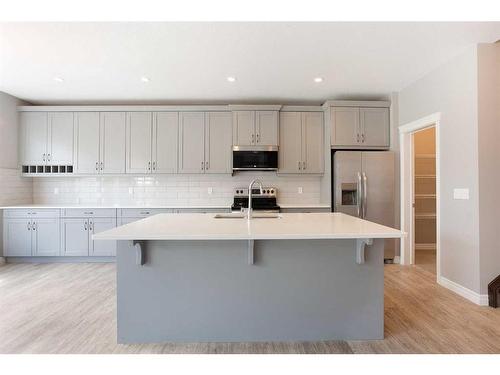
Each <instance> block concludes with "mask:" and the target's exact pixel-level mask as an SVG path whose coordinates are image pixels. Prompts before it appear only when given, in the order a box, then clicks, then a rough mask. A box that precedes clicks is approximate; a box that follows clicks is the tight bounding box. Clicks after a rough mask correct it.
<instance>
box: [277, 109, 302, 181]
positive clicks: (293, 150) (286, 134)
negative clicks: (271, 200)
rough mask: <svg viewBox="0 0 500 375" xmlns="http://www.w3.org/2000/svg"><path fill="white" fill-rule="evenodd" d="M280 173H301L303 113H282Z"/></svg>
mask: <svg viewBox="0 0 500 375" xmlns="http://www.w3.org/2000/svg"><path fill="white" fill-rule="evenodd" d="M278 163H279V169H278V171H279V172H280V173H299V172H300V171H301V169H300V168H301V163H302V113H301V112H281V113H280V148H279V157H278Z"/></svg>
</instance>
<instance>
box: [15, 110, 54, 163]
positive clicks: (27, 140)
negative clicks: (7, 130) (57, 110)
mask: <svg viewBox="0 0 500 375" xmlns="http://www.w3.org/2000/svg"><path fill="white" fill-rule="evenodd" d="M19 121H20V125H21V140H22V145H21V146H22V147H21V149H22V155H21V164H23V165H43V164H45V161H46V158H47V135H48V113H47V112H21V113H20V114H19Z"/></svg>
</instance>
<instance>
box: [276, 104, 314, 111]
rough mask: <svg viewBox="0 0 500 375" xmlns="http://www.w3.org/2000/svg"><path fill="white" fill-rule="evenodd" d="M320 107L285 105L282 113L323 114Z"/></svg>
mask: <svg viewBox="0 0 500 375" xmlns="http://www.w3.org/2000/svg"><path fill="white" fill-rule="evenodd" d="M323 111H324V109H323V107H322V106H320V105H284V106H283V107H281V110H280V112H323Z"/></svg>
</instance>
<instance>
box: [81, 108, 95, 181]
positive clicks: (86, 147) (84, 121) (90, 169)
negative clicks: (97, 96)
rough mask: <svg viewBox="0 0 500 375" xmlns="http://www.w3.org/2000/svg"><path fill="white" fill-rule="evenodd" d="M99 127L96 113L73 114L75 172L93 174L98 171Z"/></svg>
mask: <svg viewBox="0 0 500 375" xmlns="http://www.w3.org/2000/svg"><path fill="white" fill-rule="evenodd" d="M99 142H100V125H99V113H98V112H77V113H75V172H76V173H79V174H95V173H98V172H99V170H100V164H99V157H100V155H99V149H100V144H99Z"/></svg>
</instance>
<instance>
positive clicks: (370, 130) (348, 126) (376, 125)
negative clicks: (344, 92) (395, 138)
mask: <svg viewBox="0 0 500 375" xmlns="http://www.w3.org/2000/svg"><path fill="white" fill-rule="evenodd" d="M330 117H331V125H332V133H331V145H332V146H333V147H335V148H355V149H363V148H368V149H369V148H375V149H385V148H389V108H386V107H373V108H371V107H332V108H331V112H330Z"/></svg>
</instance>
